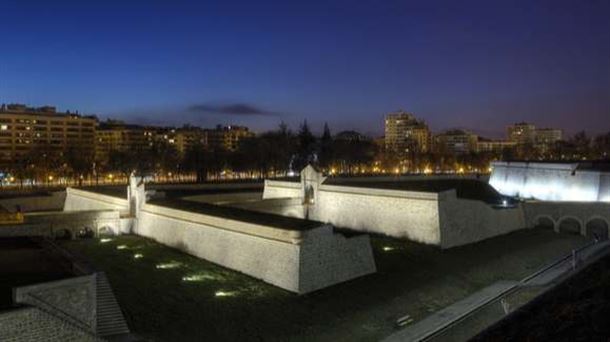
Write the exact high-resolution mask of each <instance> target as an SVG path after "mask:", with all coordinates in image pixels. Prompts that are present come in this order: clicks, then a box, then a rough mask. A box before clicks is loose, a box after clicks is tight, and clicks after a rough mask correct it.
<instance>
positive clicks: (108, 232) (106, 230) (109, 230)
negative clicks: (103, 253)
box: [97, 226, 115, 236]
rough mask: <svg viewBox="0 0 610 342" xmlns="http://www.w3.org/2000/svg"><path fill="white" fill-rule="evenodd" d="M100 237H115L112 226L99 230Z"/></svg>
mask: <svg viewBox="0 0 610 342" xmlns="http://www.w3.org/2000/svg"><path fill="white" fill-rule="evenodd" d="M97 235H98V236H114V235H115V234H114V230H112V227H110V226H102V227H100V228H99V229H98V230H97Z"/></svg>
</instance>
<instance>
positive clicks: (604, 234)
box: [585, 218, 608, 240]
mask: <svg viewBox="0 0 610 342" xmlns="http://www.w3.org/2000/svg"><path fill="white" fill-rule="evenodd" d="M585 231H586V234H587V237H589V238H595V237H596V238H597V239H599V240H608V223H607V222H606V221H604V220H603V219H601V218H594V219H592V220H590V221H589V222H587V225H586V226H585Z"/></svg>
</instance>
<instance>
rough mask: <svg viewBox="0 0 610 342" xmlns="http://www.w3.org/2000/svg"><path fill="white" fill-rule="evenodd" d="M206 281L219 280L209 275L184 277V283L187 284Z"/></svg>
mask: <svg viewBox="0 0 610 342" xmlns="http://www.w3.org/2000/svg"><path fill="white" fill-rule="evenodd" d="M204 280H218V277H216V276H214V275H211V274H207V273H197V274H189V275H187V276H184V277H182V281H186V282H200V281H204Z"/></svg>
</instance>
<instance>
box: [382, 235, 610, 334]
mask: <svg viewBox="0 0 610 342" xmlns="http://www.w3.org/2000/svg"><path fill="white" fill-rule="evenodd" d="M609 251H610V241H604V242H600V243H597V244H594V245H589V246H586V247H585V248H583V249H582V250H580V251H579V252H578V253H577V260H578V266H582V263H583V262H584V263H589V262H592V261H594V260H596V259H597V258H598V257H601V256H602V255H604V254H606V253H608V252H609ZM578 266H577V267H578ZM572 269H573V261H572V258H570V257H567V258H566V257H564V258H562V259H560V260H558V261H557V262H555V263H554V264H551V265H550V266H549V267H548V268H546V269H544V270H542V271H540V272H539V273H537V274H534V275H533V276H531V277H528V278H526V279H524V280H523V281H520V282H518V281H500V282H496V283H494V284H492V285H490V286H488V287H486V288H484V289H482V290H480V291H478V292H476V293H474V294H472V295H470V296H469V297H467V298H465V299H463V300H461V301H459V302H456V303H454V304H452V305H450V306H448V307H446V308H444V309H442V310H439V311H437V312H436V313H434V314H432V315H430V316H428V317H426V318H424V319H422V320H421V321H419V322H416V323H415V324H413V325H411V326H408V327H405V328H404V329H402V330H401V331H398V332H397V333H394V334H392V335H391V336H389V337H388V338H386V339H385V340H384V341H385V342H394V341H423V340H425V339H428V338H429V337H431V336H432V335H434V334H436V333H437V332H439V331H441V330H443V329H445V328H447V327H449V326H451V325H452V324H455V323H456V322H459V321H460V320H461V319H462V318H464V317H466V316H469V315H471V314H473V313H474V312H475V311H477V310H479V309H480V308H482V307H484V306H485V305H486V304H488V303H490V302H492V301H494V300H496V299H498V298H499V297H500V296H501V295H503V294H505V293H507V292H509V291H512V290H516V289H518V288H523V287H529V286H546V285H549V284H551V283H552V282H554V281H556V280H557V279H559V278H560V277H562V276H564V275H566V274H568V273H569V272H570V271H572Z"/></svg>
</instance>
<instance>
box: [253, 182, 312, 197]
mask: <svg viewBox="0 0 610 342" xmlns="http://www.w3.org/2000/svg"><path fill="white" fill-rule="evenodd" d="M297 197H298V198H302V197H303V189H302V185H301V183H300V182H284V181H274V180H265V189H264V190H263V199H267V198H297Z"/></svg>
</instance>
